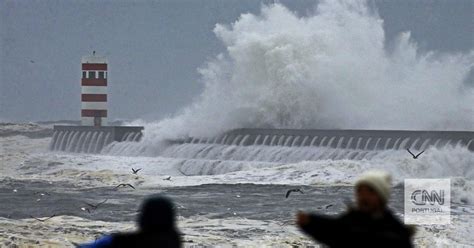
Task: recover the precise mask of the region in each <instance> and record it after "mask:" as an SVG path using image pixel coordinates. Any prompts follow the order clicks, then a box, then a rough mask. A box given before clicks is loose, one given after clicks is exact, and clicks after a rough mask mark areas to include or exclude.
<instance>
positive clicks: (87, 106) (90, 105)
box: [81, 102, 107, 110]
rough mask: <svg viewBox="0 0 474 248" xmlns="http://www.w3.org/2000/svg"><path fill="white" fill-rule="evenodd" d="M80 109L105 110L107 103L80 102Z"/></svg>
mask: <svg viewBox="0 0 474 248" xmlns="http://www.w3.org/2000/svg"><path fill="white" fill-rule="evenodd" d="M81 106H82V109H98V110H99V109H100V110H102V109H105V110H106V109H107V102H82V104H81Z"/></svg>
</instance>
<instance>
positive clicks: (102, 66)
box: [82, 64, 107, 71]
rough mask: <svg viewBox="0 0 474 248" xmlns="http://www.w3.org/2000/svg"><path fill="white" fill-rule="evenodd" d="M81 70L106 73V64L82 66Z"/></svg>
mask: <svg viewBox="0 0 474 248" xmlns="http://www.w3.org/2000/svg"><path fill="white" fill-rule="evenodd" d="M82 70H96V71H106V70H107V64H82Z"/></svg>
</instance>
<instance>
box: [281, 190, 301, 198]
mask: <svg viewBox="0 0 474 248" xmlns="http://www.w3.org/2000/svg"><path fill="white" fill-rule="evenodd" d="M292 192H300V193H301V194H304V193H303V191H302V190H301V189H290V190H288V191H287V192H286V196H285V198H288V196H290V194H291V193H292Z"/></svg>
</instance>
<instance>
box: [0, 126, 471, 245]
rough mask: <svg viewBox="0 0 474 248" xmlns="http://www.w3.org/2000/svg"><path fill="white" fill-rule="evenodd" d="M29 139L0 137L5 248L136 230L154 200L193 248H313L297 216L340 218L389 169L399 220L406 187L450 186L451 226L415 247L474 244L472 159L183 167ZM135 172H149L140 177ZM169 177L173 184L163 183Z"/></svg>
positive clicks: (461, 151)
mask: <svg viewBox="0 0 474 248" xmlns="http://www.w3.org/2000/svg"><path fill="white" fill-rule="evenodd" d="M19 126H21V127H19V128H14V129H15V130H20V129H21V132H33V133H34V132H38V130H40V129H41V130H42V131H41V132H43V131H44V130H43V129H49V128H50V126H38V125H33V126H32V127H34V129H33V128H29V127H26V126H25V125H21V124H20V125H19ZM9 128H12V127H11V126H9ZM25 128H26V129H27V130H24V129H25ZM5 132H6V131H5ZM28 136H30V137H31V133H29V134H28ZM30 137H27V136H24V135H21V133H20V135H18V133H17V132H16V131H15V133H14V135H6V134H3V136H2V137H0V141H1V147H2V152H1V153H0V156H1V157H0V158H1V160H2V165H1V167H0V172H1V181H0V199H1V200H2V204H1V205H0V244H2V247H3V246H5V247H14V246H13V245H14V244H15V245H19V246H20V247H21V246H22V245H25V246H26V245H34V246H35V247H36V246H38V247H48V246H50V247H73V243H80V242H85V241H87V240H94V239H95V238H96V237H98V236H100V235H101V234H104V233H111V232H116V231H127V230H133V229H134V220H135V218H136V214H137V213H136V211H137V209H138V207H139V202H140V201H141V200H142V199H143V198H144V197H146V196H148V195H151V194H165V195H167V196H169V197H171V198H172V199H173V200H174V201H175V203H176V206H177V211H178V216H179V217H178V223H179V227H180V230H181V231H182V232H183V235H184V236H183V237H184V240H185V242H186V243H185V244H186V246H188V247H191V246H193V245H202V246H218V247H226V246H232V245H233V246H239V247H292V246H299V247H305V246H316V244H314V243H313V242H312V241H311V240H310V239H308V238H307V237H305V236H304V235H303V234H301V233H300V232H299V230H298V229H297V228H296V227H295V226H294V214H295V212H296V211H297V210H306V211H314V212H320V213H326V214H338V213H341V212H343V211H344V210H345V209H346V208H347V204H348V202H350V201H351V200H352V199H353V192H352V183H353V182H354V180H355V179H356V177H357V176H358V174H360V173H361V172H363V171H365V170H367V169H370V168H384V169H386V170H388V171H390V172H391V173H392V175H393V176H394V185H395V187H394V188H393V194H392V197H393V198H392V200H391V202H390V207H391V208H392V209H393V210H394V211H395V212H396V213H397V215H399V216H400V217H402V215H403V187H402V184H401V182H402V181H403V179H404V178H412V177H418V176H421V177H450V178H451V179H452V186H453V194H454V195H453V200H452V205H453V206H452V211H453V216H452V224H451V225H448V226H419V227H418V232H417V235H416V238H415V244H417V246H418V247H444V246H445V245H447V244H450V245H451V246H455V247H468V246H470V245H471V244H472V243H473V240H472V237H473V236H472V235H471V234H472V232H473V226H474V217H473V216H474V215H473V214H474V204H473V201H472V198H471V197H472V187H473V177H472V170H473V169H472V166H469V165H472V164H473V163H472V162H473V161H474V154H473V153H472V152H469V151H468V150H467V149H465V148H461V147H459V148H453V147H451V148H446V149H443V150H438V149H433V150H427V151H426V152H425V154H424V156H420V158H419V159H418V160H413V159H412V158H411V157H410V156H409V154H407V153H406V152H404V151H386V152H382V153H380V154H377V155H375V156H373V157H372V158H371V159H370V160H367V159H364V160H332V159H322V160H316V161H302V162H295V163H285V162H281V161H280V162H261V161H238V160H226V161H221V163H215V162H209V161H207V162H206V161H205V160H204V159H192V158H186V157H183V158H179V156H178V154H179V153H178V154H175V157H171V156H168V157H161V156H158V157H145V156H118V155H107V154H96V155H92V154H77V153H53V152H50V151H48V149H47V148H48V144H49V142H50V139H51V138H50V137H37V138H30ZM173 149H174V148H173ZM233 149H239V148H238V147H234V148H233ZM211 165H214V167H212V166H211ZM463 166H464V167H463ZM229 167H230V168H231V169H229ZM131 168H135V169H137V168H141V169H142V170H141V171H140V172H139V173H138V175H133V174H132V173H131ZM443 168H445V169H443ZM434 170H437V171H434ZM169 176H171V180H164V179H166V178H168V177H169ZM119 183H130V184H132V185H134V186H135V187H136V190H132V189H129V188H120V189H115V188H114V187H115V186H116V185H117V184H119ZM290 188H301V189H302V190H303V192H305V194H292V195H291V196H290V197H289V198H288V199H286V198H285V193H286V191H287V190H288V189H290ZM41 193H43V194H44V195H41ZM105 199H108V200H107V201H106V202H105V203H104V204H103V205H102V206H101V207H99V208H98V209H97V210H96V211H92V212H91V213H88V212H86V211H84V210H81V207H85V203H86V202H88V203H98V202H101V201H102V200H105ZM328 205H331V206H330V207H328V208H327V209H326V206H328ZM52 215H56V217H53V218H51V219H49V220H47V221H45V222H39V221H36V220H34V219H32V216H33V217H37V218H44V217H48V216H52Z"/></svg>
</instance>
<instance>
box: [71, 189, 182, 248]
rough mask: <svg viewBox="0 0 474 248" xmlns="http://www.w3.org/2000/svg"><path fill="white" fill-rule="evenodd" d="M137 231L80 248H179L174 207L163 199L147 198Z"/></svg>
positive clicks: (102, 239) (104, 238)
mask: <svg viewBox="0 0 474 248" xmlns="http://www.w3.org/2000/svg"><path fill="white" fill-rule="evenodd" d="M138 227H139V230H138V231H136V232H131V233H117V234H112V235H106V236H104V237H102V238H101V239H99V240H97V241H95V242H91V243H89V244H84V245H81V246H79V247H81V248H135V247H140V248H179V247H181V237H180V234H179V231H178V228H177V227H176V224H175V212H174V206H173V204H172V203H171V201H170V200H168V199H167V198H164V197H151V198H148V199H147V200H146V201H145V202H144V203H143V204H142V207H141V211H140V215H139V217H138Z"/></svg>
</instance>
